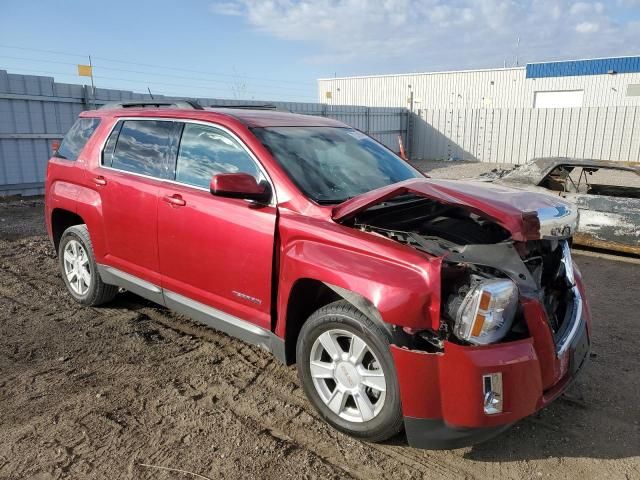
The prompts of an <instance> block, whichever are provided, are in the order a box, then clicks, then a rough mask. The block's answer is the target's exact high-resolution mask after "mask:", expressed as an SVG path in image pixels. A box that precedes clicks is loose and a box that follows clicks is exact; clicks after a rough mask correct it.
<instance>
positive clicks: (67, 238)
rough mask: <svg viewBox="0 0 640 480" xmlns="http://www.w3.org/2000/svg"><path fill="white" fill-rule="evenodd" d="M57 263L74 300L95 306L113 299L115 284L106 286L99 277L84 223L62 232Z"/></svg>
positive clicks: (116, 288) (116, 290)
mask: <svg viewBox="0 0 640 480" xmlns="http://www.w3.org/2000/svg"><path fill="white" fill-rule="evenodd" d="M74 252H76V253H77V254H76V256H75V257H74V256H73V255H74ZM65 255H67V256H65ZM72 259H73V261H71V260H72ZM58 262H59V265H60V273H61V274H62V279H63V281H64V284H65V285H66V287H67V290H68V291H69V293H70V294H71V296H72V297H73V298H74V300H75V301H76V302H78V303H80V304H82V305H87V306H90V307H95V306H98V305H102V304H103V303H107V302H109V301H111V300H113V298H114V297H115V296H116V294H117V293H118V287H117V286H115V285H107V284H106V283H104V282H103V281H102V278H100V274H99V273H98V265H97V264H96V259H95V255H94V253H93V246H92V245H91V238H90V237H89V231H88V230H87V226H86V225H74V226H72V227H69V228H67V229H66V230H65V231H64V233H63V234H62V238H61V239H60V245H59V246H58ZM69 270H73V272H75V275H74V273H73V272H71V273H69ZM78 282H80V283H78Z"/></svg>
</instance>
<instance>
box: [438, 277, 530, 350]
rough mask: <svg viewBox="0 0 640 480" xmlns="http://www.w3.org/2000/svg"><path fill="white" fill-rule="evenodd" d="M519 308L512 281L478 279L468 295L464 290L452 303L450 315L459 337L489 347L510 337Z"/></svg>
mask: <svg viewBox="0 0 640 480" xmlns="http://www.w3.org/2000/svg"><path fill="white" fill-rule="evenodd" d="M465 290H466V289H465ZM517 306H518V288H517V287H516V285H515V283H513V282H512V281H511V280H507V279H481V277H475V278H474V279H473V280H472V283H471V286H470V287H469V289H468V290H466V293H465V291H464V290H462V291H460V292H459V294H458V295H454V296H453V298H452V299H451V300H450V301H449V304H448V305H447V313H448V315H449V317H450V318H451V319H452V320H453V321H454V325H453V334H454V335H455V336H456V337H458V338H459V339H461V340H465V341H467V342H469V343H472V344H474V345H487V344H489V343H494V342H497V341H498V340H500V339H502V338H503V337H504V336H505V335H506V334H507V332H508V331H509V329H510V328H511V324H512V323H513V317H514V315H515V313H516V309H517Z"/></svg>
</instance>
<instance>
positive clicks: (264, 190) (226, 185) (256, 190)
mask: <svg viewBox="0 0 640 480" xmlns="http://www.w3.org/2000/svg"><path fill="white" fill-rule="evenodd" d="M209 189H210V191H211V194H212V195H216V196H218V197H227V198H242V199H245V200H253V201H254V202H257V203H269V201H270V200H271V187H270V186H269V183H268V182H265V181H262V182H260V183H258V182H257V181H256V179H255V178H254V177H253V176H251V175H249V174H248V173H219V174H218V175H214V176H213V178H212V179H211V184H210V185H209Z"/></svg>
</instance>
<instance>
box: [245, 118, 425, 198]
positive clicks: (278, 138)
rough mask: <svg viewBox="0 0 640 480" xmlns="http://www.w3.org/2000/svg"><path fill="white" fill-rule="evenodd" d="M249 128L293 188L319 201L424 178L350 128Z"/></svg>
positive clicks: (354, 194)
mask: <svg viewBox="0 0 640 480" xmlns="http://www.w3.org/2000/svg"><path fill="white" fill-rule="evenodd" d="M252 130H253V133H254V134H255V135H256V136H257V137H258V139H260V141H261V142H262V143H263V145H264V146H265V147H266V148H267V149H268V150H269V151H270V152H271V154H272V155H273V156H274V157H275V159H276V161H277V162H278V163H279V164H280V166H282V168H284V170H285V171H286V172H287V174H288V175H289V177H290V178H291V180H293V182H294V183H295V184H296V185H297V187H298V188H299V189H300V190H302V192H303V193H304V194H305V195H307V196H308V197H309V198H311V199H312V200H314V201H316V202H318V203H340V202H343V201H345V200H347V199H349V198H351V197H355V196H356V195H360V194H361V193H364V192H368V191H370V190H374V189H376V188H380V187H384V186H385V185H390V184H392V183H397V182H400V181H402V180H407V179H409V178H416V177H422V176H423V175H422V174H420V172H418V171H417V170H415V169H414V168H412V167H411V166H410V165H409V164H408V163H406V162H405V161H404V160H402V159H401V158H400V157H398V156H397V155H395V154H394V153H392V152H391V151H390V150H387V149H386V148H385V147H383V146H382V145H380V144H379V143H377V142H376V141H375V140H373V139H371V138H369V137H368V136H367V135H365V134H363V133H361V132H359V131H357V130H353V129H350V128H339V127H270V128H254V129H252Z"/></svg>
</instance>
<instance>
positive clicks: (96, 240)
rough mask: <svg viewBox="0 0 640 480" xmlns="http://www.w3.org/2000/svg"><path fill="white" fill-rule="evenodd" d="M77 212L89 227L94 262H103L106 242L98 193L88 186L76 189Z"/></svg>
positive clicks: (100, 200)
mask: <svg viewBox="0 0 640 480" xmlns="http://www.w3.org/2000/svg"><path fill="white" fill-rule="evenodd" d="M77 214H78V215H80V216H81V217H82V219H83V220H84V222H85V224H86V225H87V228H88V229H89V235H90V236H91V245H92V246H93V251H94V254H95V257H96V262H98V263H104V257H105V255H106V254H107V243H106V240H105V239H106V235H105V233H106V232H105V229H104V217H103V213H102V199H101V198H100V194H99V193H98V192H96V191H95V190H92V189H90V188H87V187H81V188H80V189H79V190H78V200H77Z"/></svg>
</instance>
